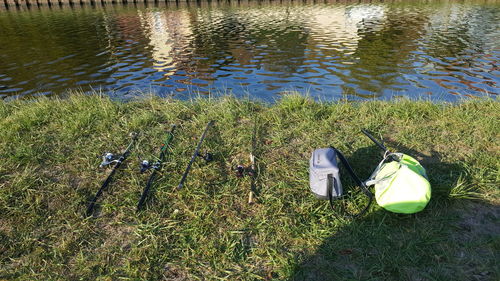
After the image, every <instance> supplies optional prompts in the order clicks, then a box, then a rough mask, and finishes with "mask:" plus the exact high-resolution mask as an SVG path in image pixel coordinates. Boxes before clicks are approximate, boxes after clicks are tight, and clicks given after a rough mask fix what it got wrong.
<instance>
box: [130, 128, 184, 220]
mask: <svg viewBox="0 0 500 281" xmlns="http://www.w3.org/2000/svg"><path fill="white" fill-rule="evenodd" d="M176 127H177V125H175V124H174V125H172V127H171V129H170V131H169V132H168V133H167V138H166V139H165V141H164V142H163V144H162V145H161V150H160V157H159V158H158V160H157V161H156V162H154V163H153V164H151V163H149V161H148V160H143V161H142V163H141V173H144V172H145V171H147V170H149V169H153V172H152V173H151V175H150V176H149V179H148V182H147V183H146V186H145V187H144V190H143V191H142V194H141V199H139V203H137V211H140V210H141V209H142V207H143V205H144V202H146V199H147V197H148V194H149V190H150V189H151V185H152V184H153V181H154V180H155V179H156V174H157V173H158V172H159V171H161V168H162V164H163V161H165V158H166V156H167V152H168V148H169V145H170V142H171V141H172V140H173V139H174V131H175V128H176Z"/></svg>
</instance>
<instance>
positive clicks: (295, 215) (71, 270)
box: [0, 95, 500, 280]
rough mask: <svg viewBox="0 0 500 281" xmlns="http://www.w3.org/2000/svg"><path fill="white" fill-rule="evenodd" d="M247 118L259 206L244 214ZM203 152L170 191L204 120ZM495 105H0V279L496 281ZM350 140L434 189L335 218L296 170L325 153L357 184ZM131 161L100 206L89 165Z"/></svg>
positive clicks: (100, 174) (73, 100) (368, 165)
mask: <svg viewBox="0 0 500 281" xmlns="http://www.w3.org/2000/svg"><path fill="white" fill-rule="evenodd" d="M255 117H257V118H256V119H257V120H258V121H259V122H258V124H259V126H258V130H257V132H258V133H257V137H256V140H257V141H256V144H257V146H256V156H257V163H258V168H259V174H258V178H257V190H258V193H259V194H258V203H256V204H253V205H248V204H247V194H248V189H249V185H250V179H249V178H236V177H235V176H234V175H233V172H232V171H231V167H232V166H234V165H236V164H238V163H242V164H249V163H248V153H249V152H250V149H251V146H252V145H251V143H252V132H253V129H254V127H253V125H254V120H255ZM212 119H213V120H216V122H217V123H216V125H215V127H214V129H213V130H212V131H210V133H209V135H208V137H207V140H206V143H205V145H204V148H205V149H208V150H209V151H211V152H213V153H214V155H215V161H213V162H211V163H203V162H202V161H198V162H197V163H195V165H194V166H193V169H192V172H191V175H190V177H189V178H188V181H187V183H186V186H185V188H184V189H183V190H180V191H176V190H175V187H176V186H177V184H178V182H179V180H180V176H181V174H182V172H183V170H184V168H185V166H186V165H187V162H188V160H189V157H190V154H191V153H192V151H193V149H194V146H195V144H196V141H197V138H198V137H199V135H200V134H201V132H202V130H203V128H204V126H205V124H206V123H207V122H208V121H209V120H212ZM498 120H500V105H499V103H498V102H496V101H493V100H482V101H468V102H464V103H460V104H455V105H451V104H439V105H438V104H432V103H430V102H423V101H419V102H411V101H396V102H379V101H370V102H360V103H335V104H326V103H325V104H319V103H314V102H312V101H310V100H308V99H305V98H302V97H299V96H288V97H285V98H284V99H283V100H281V101H280V102H278V103H277V104H275V105H272V106H268V105H263V104H259V103H255V102H249V101H241V100H235V99H231V98H223V99H221V100H217V101H211V100H198V101H194V102H191V103H187V102H180V101H173V100H161V99H154V98H153V99H147V100H143V101H133V102H129V103H120V102H114V101H110V100H108V99H106V98H102V97H98V96H80V95H76V96H73V97H70V98H68V99H64V100H59V99H40V100H37V101H10V102H0V155H1V161H0V279H2V278H3V279H18V280H35V279H36V280H80V279H81V280H96V279H97V280H122V279H123V280H129V279H131V280H141V279H142V280H161V279H164V280H199V279H201V280H216V279H226V280H256V279H257V280H258V279H267V280H271V279H276V280H499V278H500V274H499V271H498V268H499V267H498V261H499V254H498V253H500V240H499V232H500V231H499V223H498V222H499V221H498V216H499V209H500V208H499V206H500V201H499V192H498V182H499V166H500V165H499V160H498V159H499V139H498V137H499V133H500V132H499V128H500V126H498V125H499V124H498ZM171 123H177V124H179V125H180V128H179V129H178V131H177V134H176V137H175V139H174V141H173V150H172V155H173V157H172V158H171V159H170V160H169V161H168V162H167V163H166V164H165V169H164V172H163V176H162V177H161V178H159V179H158V181H157V183H158V184H157V185H156V186H155V188H154V193H153V194H154V197H153V199H152V200H151V201H149V203H148V206H147V209H146V210H145V211H144V212H142V213H136V212H135V206H136V204H137V200H138V199H139V196H140V192H141V190H142V188H143V186H144V184H145V181H146V180H147V176H148V174H142V175H141V174H140V173H138V158H149V159H151V158H153V157H154V156H155V155H157V154H158V148H157V147H158V146H159V145H160V143H161V141H162V140H163V138H164V133H165V131H166V130H168V129H169V127H170V124H171ZM361 128H367V129H370V130H372V131H373V132H377V133H379V134H380V136H383V137H384V139H385V140H386V144H387V146H388V147H389V148H391V149H393V150H398V151H403V152H407V153H409V154H411V155H414V156H416V158H417V159H419V160H420V161H421V162H422V164H423V165H424V166H425V167H426V168H427V171H428V175H429V178H430V181H431V184H432V187H433V193H432V200H431V202H430V204H429V206H428V207H427V208H426V209H425V210H424V211H423V212H421V213H419V214H416V215H408V216H403V215H396V214H391V213H388V212H386V211H384V210H382V209H381V208H380V207H378V206H373V207H372V208H371V209H370V210H369V212H368V214H367V215H366V216H365V217H364V218H362V219H360V220H356V221H347V220H341V219H335V218H334V217H333V216H332V213H331V210H330V209H329V208H328V205H327V203H326V202H324V201H318V200H316V199H314V198H313V196H312V195H311V194H310V192H309V190H308V170H307V167H308V158H309V155H310V153H311V151H312V150H313V149H314V148H318V147H324V146H327V145H334V146H336V147H338V148H339V149H340V150H342V151H343V152H344V154H345V155H346V156H347V158H348V159H349V160H350V162H351V164H352V165H353V167H354V169H355V170H356V171H357V172H358V174H359V175H360V176H361V177H363V178H366V177H368V176H369V174H370V172H371V170H372V169H373V168H374V167H375V165H376V164H377V163H378V161H379V160H380V154H379V150H378V148H377V147H375V146H374V145H373V144H372V143H371V142H370V141H369V139H367V138H366V137H364V136H362V135H361V134H360V129H361ZM132 131H138V132H140V133H141V136H140V138H139V142H138V144H137V146H136V147H135V148H134V150H133V151H132V154H131V156H130V158H129V159H128V161H127V162H125V165H124V166H123V169H121V170H120V171H119V172H118V173H117V174H116V177H115V181H114V182H113V183H112V184H111V186H110V189H109V190H108V191H107V192H106V193H105V194H104V196H103V197H102V199H101V200H100V201H99V202H100V207H99V209H98V212H97V214H96V217H95V218H89V219H88V218H84V211H85V208H86V203H87V202H88V200H89V199H90V198H91V196H92V195H93V194H94V193H95V192H96V191H97V189H98V188H99V186H100V184H101V183H102V181H103V179H104V178H105V176H106V171H105V170H100V169H98V165H99V163H100V155H102V153H104V152H106V151H111V152H119V151H121V150H123V148H124V147H125V146H126V145H127V144H128V143H129V141H130V138H129V137H128V134H129V132H132Z"/></svg>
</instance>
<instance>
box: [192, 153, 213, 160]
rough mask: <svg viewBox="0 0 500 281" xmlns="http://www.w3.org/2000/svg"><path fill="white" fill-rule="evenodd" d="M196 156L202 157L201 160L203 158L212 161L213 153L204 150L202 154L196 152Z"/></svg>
mask: <svg viewBox="0 0 500 281" xmlns="http://www.w3.org/2000/svg"><path fill="white" fill-rule="evenodd" d="M196 156H198V157H200V158H202V159H203V160H205V162H212V161H214V155H213V154H212V153H210V152H206V151H205V153H204V154H201V153H197V154H196Z"/></svg>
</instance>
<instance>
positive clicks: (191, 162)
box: [177, 120, 215, 189]
mask: <svg viewBox="0 0 500 281" xmlns="http://www.w3.org/2000/svg"><path fill="white" fill-rule="evenodd" d="M214 123H215V121H213V120H212V121H210V122H208V124H207V127H206V128H205V131H203V134H202V135H201V137H200V141H199V142H198V146H196V149H195V150H194V153H193V156H191V160H190V161H189V164H188V166H187V168H186V171H184V174H183V175H182V178H181V182H180V183H179V185H178V186H177V189H181V188H182V187H183V186H184V182H185V181H186V178H187V176H188V174H189V171H190V170H191V165H193V162H194V160H196V157H198V156H199V157H201V158H203V159H204V160H205V161H207V162H210V161H212V160H213V156H212V154H210V153H208V152H207V153H205V155H201V154H200V153H199V151H200V147H201V144H202V143H203V140H204V139H205V136H206V135H207V132H208V129H210V127H212V126H213V125H214Z"/></svg>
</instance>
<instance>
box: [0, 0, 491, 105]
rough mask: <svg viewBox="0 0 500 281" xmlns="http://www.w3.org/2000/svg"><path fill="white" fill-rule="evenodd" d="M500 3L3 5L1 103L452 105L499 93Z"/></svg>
mask: <svg viewBox="0 0 500 281" xmlns="http://www.w3.org/2000/svg"><path fill="white" fill-rule="evenodd" d="M499 58H500V1H456V2H454V1H384V2H378V1H359V2H358V1H356V2H350V1H340V2H339V1H331V2H329V1H325V2H319V1H318V2H315V3H310V2H302V1H299V2H297V1H295V2H286V1H272V2H266V1H250V2H248V1H239V2H236V1H235V2H216V1H212V2H191V3H182V2H181V3H178V4H176V3H175V2H167V3H165V2H162V3H161V4H149V5H144V4H142V5H134V4H132V3H130V4H126V5H107V6H94V7H93V6H90V5H86V6H83V7H80V6H73V7H69V6H67V7H52V8H51V9H49V8H48V7H45V8H31V9H24V10H16V9H14V10H12V9H11V10H5V9H4V10H0V98H8V97H30V96H36V95H59V94H61V93H64V92H66V91H67V90H68V89H81V90H83V91H91V90H92V89H94V90H99V89H101V90H105V92H106V93H109V94H111V95H113V96H115V97H121V98H128V97H133V96H137V95H143V94H144V93H149V92H153V93H155V94H157V95H160V96H174V97H175V98H180V99H186V98H189V97H191V96H193V95H199V94H200V93H201V94H202V95H204V94H208V93H221V92H223V93H227V92H232V93H233V94H234V95H236V96H250V97H253V98H257V99H261V100H265V101H273V100H275V99H276V98H278V97H279V96H280V94H281V93H283V92H286V91H293V90H296V91H299V92H302V93H308V94H309V95H311V96H313V97H315V98H317V99H321V100H337V99H341V98H343V99H348V100H356V99H373V98H380V99H392V98H395V97H399V96H407V97H410V98H424V99H428V98H430V99H432V100H437V101H441V100H445V101H455V100H457V99H462V98H463V97H480V96H494V97H496V96H497V95H498V94H499V93H500V88H499V82H500V78H499V76H500V70H499V66H498V62H499Z"/></svg>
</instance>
